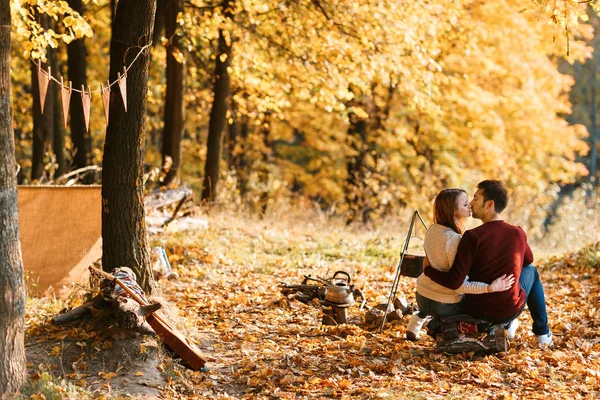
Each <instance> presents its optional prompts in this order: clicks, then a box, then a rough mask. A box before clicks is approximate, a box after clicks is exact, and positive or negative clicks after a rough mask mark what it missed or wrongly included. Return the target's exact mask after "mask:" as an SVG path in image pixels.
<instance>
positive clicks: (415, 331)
mask: <svg viewBox="0 0 600 400" xmlns="http://www.w3.org/2000/svg"><path fill="white" fill-rule="evenodd" d="M427 322H429V318H427V317H425V318H421V317H419V316H418V315H417V314H413V315H411V316H410V319H409V320H408V325H407V326H406V338H407V339H408V340H413V341H417V340H419V339H420V338H421V337H420V335H419V333H420V332H421V328H422V327H423V325H425V324H426V323H427Z"/></svg>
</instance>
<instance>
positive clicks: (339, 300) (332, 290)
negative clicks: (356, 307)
mask: <svg viewBox="0 0 600 400" xmlns="http://www.w3.org/2000/svg"><path fill="white" fill-rule="evenodd" d="M338 275H345V278H337V276H338ZM324 289H325V300H324V301H325V302H327V303H333V304H336V305H344V306H347V307H349V306H351V305H353V304H354V303H355V301H354V295H353V293H352V292H353V288H352V287H351V286H350V274H348V273H347V272H345V271H337V272H336V273H335V274H333V277H332V278H331V284H329V285H328V286H326V287H325V288H324Z"/></svg>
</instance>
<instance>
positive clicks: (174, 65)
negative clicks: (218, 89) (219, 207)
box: [162, 0, 184, 186]
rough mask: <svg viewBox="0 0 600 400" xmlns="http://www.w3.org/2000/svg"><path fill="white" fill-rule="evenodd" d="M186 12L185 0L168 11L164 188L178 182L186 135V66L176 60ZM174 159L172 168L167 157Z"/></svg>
mask: <svg viewBox="0 0 600 400" xmlns="http://www.w3.org/2000/svg"><path fill="white" fill-rule="evenodd" d="M180 12H183V0H171V1H170V2H169V4H168V6H167V8H166V9H165V13H164V18H165V31H166V35H167V38H169V39H170V42H169V46H168V47H167V93H166V101H165V118H164V124H165V125H164V130H163V146H162V163H163V168H164V169H165V172H166V176H165V178H164V180H163V182H162V185H163V186H167V185H170V184H172V183H177V182H178V180H179V179H178V176H179V164H180V162H181V137H182V134H183V113H184V104H183V74H184V64H183V63H180V62H178V61H177V60H176V59H175V57H173V51H177V49H178V45H179V38H178V36H177V35H175V31H176V29H177V14H178V13H180ZM168 157H170V158H171V165H170V166H169V167H168V168H165V167H166V166H167V165H168V164H169V163H168V162H167V158H168Z"/></svg>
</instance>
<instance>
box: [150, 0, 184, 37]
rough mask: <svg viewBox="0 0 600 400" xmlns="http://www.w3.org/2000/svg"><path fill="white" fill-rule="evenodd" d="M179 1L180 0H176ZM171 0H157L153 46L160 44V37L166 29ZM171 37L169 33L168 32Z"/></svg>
mask: <svg viewBox="0 0 600 400" xmlns="http://www.w3.org/2000/svg"><path fill="white" fill-rule="evenodd" d="M175 1H177V2H179V1H180V0H175ZM169 3H171V0H157V2H156V15H155V17H154V32H153V33H152V47H155V46H157V45H160V39H161V36H162V33H163V31H164V30H165V12H166V8H167V6H168V5H169ZM166 36H167V38H169V34H168V33H167V34H166Z"/></svg>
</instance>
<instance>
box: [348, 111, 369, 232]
mask: <svg viewBox="0 0 600 400" xmlns="http://www.w3.org/2000/svg"><path fill="white" fill-rule="evenodd" d="M349 119H350V126H349V127H348V138H347V141H348V146H349V147H350V149H351V151H352V154H350V155H349V156H348V157H347V160H346V172H347V177H346V182H345V183H344V194H345V198H346V204H347V205H348V208H349V215H348V218H347V219H346V223H347V224H350V223H352V222H354V221H355V220H356V219H357V218H358V217H359V216H360V214H361V211H362V209H363V207H364V194H363V192H364V188H365V178H366V176H365V165H364V164H365V159H366V157H367V152H368V145H367V121H366V120H365V119H362V118H360V117H359V116H357V115H356V114H355V113H350V115H349Z"/></svg>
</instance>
